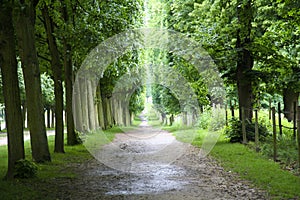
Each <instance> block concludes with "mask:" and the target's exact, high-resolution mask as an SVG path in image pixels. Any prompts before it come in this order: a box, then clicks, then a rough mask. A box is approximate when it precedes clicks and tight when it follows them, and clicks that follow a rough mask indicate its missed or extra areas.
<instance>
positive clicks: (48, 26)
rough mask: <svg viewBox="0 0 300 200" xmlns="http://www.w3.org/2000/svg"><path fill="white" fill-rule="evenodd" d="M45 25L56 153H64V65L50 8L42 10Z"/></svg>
mask: <svg viewBox="0 0 300 200" xmlns="http://www.w3.org/2000/svg"><path fill="white" fill-rule="evenodd" d="M42 14H43V18H44V25H45V30H46V35H47V41H48V47H49V52H50V55H51V68H52V73H53V81H54V96H55V144H54V152H56V153H64V120H63V118H64V115H63V109H64V104H63V86H62V64H61V62H60V57H59V51H58V47H57V44H56V40H55V37H54V35H53V34H54V29H53V27H54V23H53V20H52V18H51V17H50V15H49V11H48V8H47V7H46V6H45V7H44V8H43V9H42Z"/></svg>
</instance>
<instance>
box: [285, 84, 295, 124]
mask: <svg viewBox="0 0 300 200" xmlns="http://www.w3.org/2000/svg"><path fill="white" fill-rule="evenodd" d="M298 98H299V92H295V91H294V90H293V89H292V88H288V87H287V88H285V89H283V103H284V117H285V118H287V119H288V121H292V120H293V119H294V102H296V105H298Z"/></svg>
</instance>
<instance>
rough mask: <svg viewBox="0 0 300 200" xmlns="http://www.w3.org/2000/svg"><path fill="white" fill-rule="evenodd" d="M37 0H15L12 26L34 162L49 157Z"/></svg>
mask: <svg viewBox="0 0 300 200" xmlns="http://www.w3.org/2000/svg"><path fill="white" fill-rule="evenodd" d="M37 3H38V1H29V0H28V1H15V8H14V17H15V30H16V35H17V39H18V47H19V54H20V57H21V61H22V69H23V74H24V82H25V92H26V101H27V112H28V125H29V130H30V138H31V140H30V141H31V149H32V157H33V159H34V160H35V161H36V162H45V161H50V160H51V157H50V152H49V148H48V141H47V135H46V127H45V116H44V108H43V104H42V91H41V78H40V69H39V63H38V57H37V52H36V47H35V35H34V32H35V29H34V25H35V7H36V4H37Z"/></svg>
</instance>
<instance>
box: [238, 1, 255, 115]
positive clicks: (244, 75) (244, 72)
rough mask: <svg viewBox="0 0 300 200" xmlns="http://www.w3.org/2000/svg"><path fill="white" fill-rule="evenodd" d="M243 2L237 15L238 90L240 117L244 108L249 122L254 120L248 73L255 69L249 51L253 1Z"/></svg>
mask: <svg viewBox="0 0 300 200" xmlns="http://www.w3.org/2000/svg"><path fill="white" fill-rule="evenodd" d="M242 4H243V2H242V1H238V5H237V6H238V8H237V15H238V21H239V24H240V26H241V28H239V29H238V30H237V41H236V49H237V88H238V96H239V111H240V112H239V113H240V114H239V117H240V120H241V119H242V115H241V113H242V108H244V110H245V117H246V119H248V120H249V121H251V120H252V115H253V114H252V113H253V112H252V107H253V92H252V83H251V81H252V80H251V77H249V75H248V72H250V71H251V69H252V67H253V63H254V60H253V56H252V54H251V52H250V51H249V50H248V49H247V47H249V45H250V44H251V39H250V36H251V28H252V27H251V22H252V18H253V16H252V11H251V9H252V8H251V0H248V1H247V2H246V3H245V4H244V5H242Z"/></svg>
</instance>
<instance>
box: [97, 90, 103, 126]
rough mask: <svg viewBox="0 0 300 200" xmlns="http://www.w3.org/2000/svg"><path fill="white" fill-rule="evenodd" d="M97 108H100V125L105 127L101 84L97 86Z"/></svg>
mask: <svg viewBox="0 0 300 200" xmlns="http://www.w3.org/2000/svg"><path fill="white" fill-rule="evenodd" d="M96 95H97V100H98V101H97V108H98V121H99V126H100V127H101V128H102V129H105V125H104V117H103V103H102V98H101V89H100V84H98V86H97V93H96Z"/></svg>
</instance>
